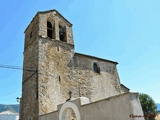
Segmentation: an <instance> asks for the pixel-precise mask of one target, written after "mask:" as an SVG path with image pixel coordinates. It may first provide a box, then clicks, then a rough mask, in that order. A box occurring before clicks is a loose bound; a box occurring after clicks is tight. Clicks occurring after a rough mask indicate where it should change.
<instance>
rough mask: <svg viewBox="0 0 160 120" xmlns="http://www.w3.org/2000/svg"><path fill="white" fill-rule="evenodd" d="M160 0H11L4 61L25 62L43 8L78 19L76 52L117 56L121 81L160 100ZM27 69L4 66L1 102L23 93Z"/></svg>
mask: <svg viewBox="0 0 160 120" xmlns="http://www.w3.org/2000/svg"><path fill="white" fill-rule="evenodd" d="M159 6H160V1H159V0H152V1H151V0H101V1H99V0H79V1H78V0H54V1H53V0H50V1H49V0H45V1H42V0H39V1H38V0H32V1H31V0H17V1H15V0H14V1H13V0H5V1H3V2H1V4H0V15H1V18H0V37H1V39H0V65H2V64H4V65H12V66H21V67H22V66H23V47H24V33H23V32H24V30H25V28H26V27H27V26H28V24H29V23H30V21H31V20H32V18H33V17H34V15H35V14H36V13H37V12H38V11H44V10H50V9H56V10H58V11H59V12H60V13H61V14H62V15H63V16H64V17H65V18H67V19H68V20H69V21H70V22H71V23H72V24H73V34H74V41H75V51H76V52H79V53H83V54H88V55H92V56H97V57H100V58H105V59H109V60H114V61H117V62H118V63H119V64H118V65H117V68H118V73H119V77H120V80H121V83H122V84H124V85H126V86H127V87H128V88H130V91H137V92H140V93H146V94H148V95H150V96H151V97H152V98H153V100H154V101H155V102H156V103H160V54H159V52H160V34H159V33H160V14H159V13H160V7H159ZM21 83H22V71H21V70H12V69H5V68H0V104H15V103H17V102H16V97H21V89H22V88H21V87H22V86H21Z"/></svg>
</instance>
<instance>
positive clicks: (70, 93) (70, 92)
mask: <svg viewBox="0 0 160 120" xmlns="http://www.w3.org/2000/svg"><path fill="white" fill-rule="evenodd" d="M68 94H69V99H71V95H72V91H69V93H68Z"/></svg>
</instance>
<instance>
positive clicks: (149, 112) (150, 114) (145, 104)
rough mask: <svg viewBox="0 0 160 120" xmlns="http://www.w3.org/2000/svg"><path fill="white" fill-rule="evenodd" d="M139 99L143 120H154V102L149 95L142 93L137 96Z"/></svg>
mask: <svg viewBox="0 0 160 120" xmlns="http://www.w3.org/2000/svg"><path fill="white" fill-rule="evenodd" d="M139 99H140V103H141V106H142V110H143V114H144V117H145V120H155V119H154V118H155V115H156V109H157V107H156V104H155V102H154V100H153V99H152V98H151V97H150V96H149V95H147V94H143V93H140V94H139Z"/></svg>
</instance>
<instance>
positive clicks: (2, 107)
mask: <svg viewBox="0 0 160 120" xmlns="http://www.w3.org/2000/svg"><path fill="white" fill-rule="evenodd" d="M6 110H9V111H12V112H19V104H15V105H3V104H0V112H3V111H6Z"/></svg>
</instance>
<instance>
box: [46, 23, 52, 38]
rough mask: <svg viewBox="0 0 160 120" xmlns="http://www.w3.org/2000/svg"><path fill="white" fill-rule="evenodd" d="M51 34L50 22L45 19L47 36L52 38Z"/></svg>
mask: <svg viewBox="0 0 160 120" xmlns="http://www.w3.org/2000/svg"><path fill="white" fill-rule="evenodd" d="M52 34H53V28H52V24H51V23H50V22H48V21H47V36H48V37H50V38H51V39H52V38H53V35H52Z"/></svg>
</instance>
